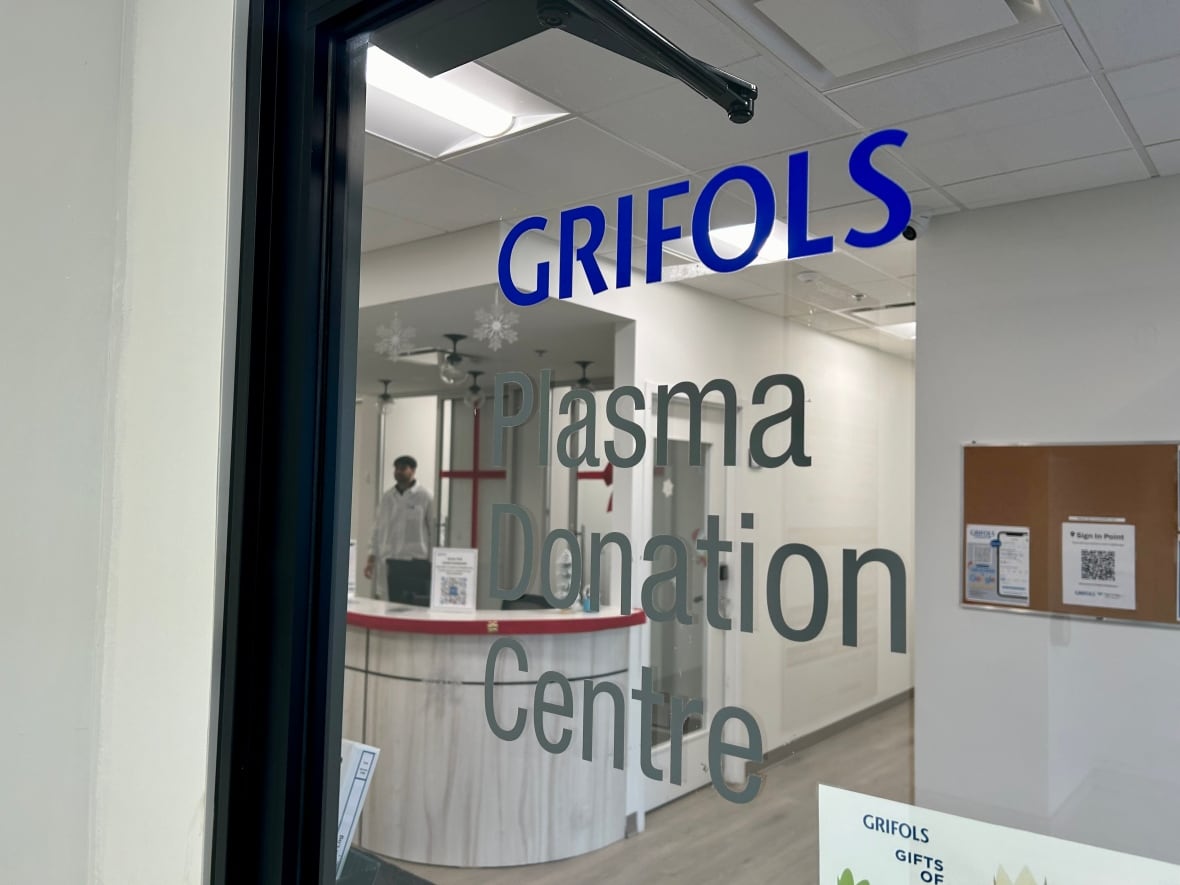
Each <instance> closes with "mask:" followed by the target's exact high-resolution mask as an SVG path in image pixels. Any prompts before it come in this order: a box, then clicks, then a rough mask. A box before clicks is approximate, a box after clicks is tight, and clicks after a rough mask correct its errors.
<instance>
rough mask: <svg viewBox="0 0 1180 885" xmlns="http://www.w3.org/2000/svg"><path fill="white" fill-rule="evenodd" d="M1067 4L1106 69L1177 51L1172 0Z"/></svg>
mask: <svg viewBox="0 0 1180 885" xmlns="http://www.w3.org/2000/svg"><path fill="white" fill-rule="evenodd" d="M1069 5H1070V7H1071V8H1072V9H1073V12H1074V16H1075V17H1076V18H1077V20H1078V24H1080V25H1081V26H1082V30H1084V31H1085V32H1086V36H1087V37H1088V38H1089V40H1090V45H1091V46H1093V47H1094V51H1095V52H1097V53H1098V58H1099V60H1100V61H1101V62H1102V64H1103V66H1104V67H1106V68H1119V67H1124V66H1126V65H1133V64H1137V63H1139V62H1142V61H1147V60H1149V59H1154V58H1164V57H1167V56H1171V55H1176V54H1177V53H1180V41H1177V38H1176V35H1177V34H1180V3H1177V2H1176V0H1118V2H1116V0H1069Z"/></svg>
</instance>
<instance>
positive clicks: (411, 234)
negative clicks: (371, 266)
mask: <svg viewBox="0 0 1180 885" xmlns="http://www.w3.org/2000/svg"><path fill="white" fill-rule="evenodd" d="M441 233H444V231H442V230H441V229H439V228H436V227H429V226H427V225H425V224H417V223H416V222H413V221H406V220H405V219H404V218H398V217H397V216H396V215H390V214H389V213H388V212H382V211H381V210H380V209H378V208H377V207H376V206H365V207H364V209H363V211H362V220H361V251H362V252H371V251H372V250H374V249H384V248H386V247H387V246H396V245H398V244H399V243H409V242H412V241H414V240H421V239H424V238H426V237H433V236H437V235H438V234H441Z"/></svg>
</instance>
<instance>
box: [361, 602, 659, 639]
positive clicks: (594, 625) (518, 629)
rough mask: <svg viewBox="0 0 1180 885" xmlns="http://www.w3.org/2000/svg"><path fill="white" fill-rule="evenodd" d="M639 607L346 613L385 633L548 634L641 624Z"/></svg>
mask: <svg viewBox="0 0 1180 885" xmlns="http://www.w3.org/2000/svg"><path fill="white" fill-rule="evenodd" d="M645 620H646V616H645V615H644V613H643V610H642V609H638V610H636V611H633V612H631V614H629V615H599V616H597V617H592V618H586V617H581V616H579V615H576V614H574V615H562V614H557V613H556V612H555V613H553V614H549V615H543V616H541V617H536V618H511V619H500V618H479V619H475V620H458V619H454V620H452V619H450V618H448V619H446V620H443V619H442V618H438V619H431V618H403V617H398V616H397V615H370V614H366V613H364V612H349V613H348V626H350V627H363V628H364V629H366V630H380V631H382V632H385V633H428V634H431V635H435V636H549V635H555V634H558V633H597V632H599V631H601V630H618V629H619V628H621V627H635V626H638V625H639V624H642V623H643V622H644V621H645Z"/></svg>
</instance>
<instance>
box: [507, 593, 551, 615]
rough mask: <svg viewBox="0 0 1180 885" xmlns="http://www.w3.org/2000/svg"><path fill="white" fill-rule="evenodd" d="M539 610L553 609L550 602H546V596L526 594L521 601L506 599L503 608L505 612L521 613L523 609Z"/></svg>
mask: <svg viewBox="0 0 1180 885" xmlns="http://www.w3.org/2000/svg"><path fill="white" fill-rule="evenodd" d="M538 608H550V609H551V608H553V606H551V605H550V604H549V603H548V602H546V601H545V597H544V596H535V595H533V594H530V593H526V594H525V595H524V596H522V597H520V598H519V599H505V600H504V604H503V605H502V606H501V609H502V610H503V611H521V610H523V609H538Z"/></svg>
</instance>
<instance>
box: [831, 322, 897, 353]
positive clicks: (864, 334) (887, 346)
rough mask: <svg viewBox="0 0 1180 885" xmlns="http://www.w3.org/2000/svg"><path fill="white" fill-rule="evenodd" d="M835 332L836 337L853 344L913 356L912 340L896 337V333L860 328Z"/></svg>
mask: <svg viewBox="0 0 1180 885" xmlns="http://www.w3.org/2000/svg"><path fill="white" fill-rule="evenodd" d="M835 334H836V337H838V338H843V339H845V340H847V341H852V342H853V343H855V344H862V345H864V346H865V347H872V348H874V349H876V350H881V351H884V352H885V353H891V354H893V355H894V356H900V357H905V358H907V359H913V358H914V350H915V347H914V342H913V341H912V340H907V339H905V338H898V337H897V336H896V335H891V334H889V333H888V332H881V331H878V330H877V329H866V328H860V329H849V330H847V331H844V332H836V333H835Z"/></svg>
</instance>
